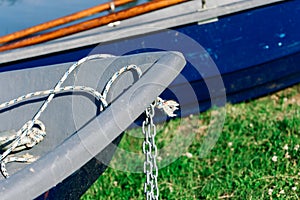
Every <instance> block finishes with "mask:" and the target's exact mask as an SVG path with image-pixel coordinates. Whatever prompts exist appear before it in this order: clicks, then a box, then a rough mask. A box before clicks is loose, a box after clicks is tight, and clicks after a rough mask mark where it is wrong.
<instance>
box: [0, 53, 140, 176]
mask: <svg viewBox="0 0 300 200" xmlns="http://www.w3.org/2000/svg"><path fill="white" fill-rule="evenodd" d="M109 57H113V56H112V55H109V54H96V55H91V56H88V57H85V58H83V59H81V60H79V61H78V62H76V63H74V64H73V65H72V66H71V67H70V68H69V69H68V70H67V71H66V72H65V74H64V75H63V77H62V78H61V79H60V80H59V81H58V83H57V84H56V85H55V87H54V89H50V90H44V91H38V92H33V93H28V94H26V95H22V96H20V97H18V98H15V99H13V100H11V101H8V102H5V103H2V104H0V109H4V108H7V107H10V106H12V105H15V104H17V103H20V102H23V101H26V100H28V99H31V98H34V97H38V96H46V95H49V96H48V98H47V99H46V100H45V102H44V103H43V105H42V106H41V107H40V109H39V110H38V112H37V113H36V114H35V115H34V117H33V118H32V120H30V121H29V122H27V123H26V124H25V125H24V126H23V127H22V128H21V129H20V130H19V131H18V132H17V133H16V135H15V136H13V138H8V139H12V140H13V141H12V142H11V144H10V147H9V148H7V149H6V150H5V151H4V152H3V154H2V155H0V162H1V167H0V168H1V171H2V174H3V175H4V176H5V177H8V176H9V174H8V173H7V170H6V169H5V164H6V163H8V162H14V161H18V162H27V161H25V160H26V159H25V158H17V157H8V155H9V154H10V153H11V152H13V151H14V150H15V149H16V148H17V147H19V146H20V145H22V144H23V143H24V141H23V138H25V136H28V135H29V134H30V130H31V129H32V127H33V126H34V124H37V123H39V120H38V119H39V117H40V116H41V114H42V113H43V112H44V110H45V109H46V108H47V106H48V105H49V103H50V102H51V101H52V100H53V98H54V96H55V94H58V93H62V92H68V91H82V92H88V93H90V94H92V95H93V96H94V97H96V98H97V99H98V100H100V101H101V103H102V105H101V109H102V108H103V107H104V108H105V107H107V106H108V104H107V102H106V96H107V93H108V91H109V89H110V88H111V86H112V84H113V83H114V82H115V80H116V79H117V78H118V77H119V76H120V75H121V74H123V73H124V72H126V71H129V70H132V69H133V70H135V71H136V72H137V74H138V76H139V77H140V76H141V75H142V71H141V70H140V68H138V67H137V66H135V65H129V66H125V67H123V68H121V69H120V70H119V71H118V72H116V73H115V74H113V76H112V77H111V78H110V80H109V81H108V82H107V84H106V86H105V89H104V91H103V94H102V95H101V94H100V93H99V92H98V91H96V90H95V89H93V88H90V87H85V86H66V87H62V86H61V85H62V84H63V83H64V82H65V80H66V79H67V78H68V76H69V75H70V74H71V73H72V72H73V71H74V70H75V69H76V68H77V67H79V66H80V65H81V64H83V63H84V62H87V61H90V60H93V59H99V58H109ZM102 106H103V107H102ZM43 137H44V136H43ZM43 137H42V138H43ZM42 138H39V140H37V142H36V143H34V144H33V145H32V146H30V147H33V146H34V145H36V144H37V143H38V142H40V141H41V140H42ZM30 160H32V158H30Z"/></svg>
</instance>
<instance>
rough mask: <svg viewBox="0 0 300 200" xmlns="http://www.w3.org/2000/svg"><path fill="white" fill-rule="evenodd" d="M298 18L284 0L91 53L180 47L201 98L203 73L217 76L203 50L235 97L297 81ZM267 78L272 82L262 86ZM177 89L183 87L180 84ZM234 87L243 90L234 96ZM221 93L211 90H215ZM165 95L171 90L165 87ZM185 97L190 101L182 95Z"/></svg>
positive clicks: (45, 61)
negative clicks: (166, 90) (207, 22)
mask: <svg viewBox="0 0 300 200" xmlns="http://www.w3.org/2000/svg"><path fill="white" fill-rule="evenodd" d="M299 19H300V2H299V1H287V2H284V3H280V4H275V5H272V6H266V7H262V8H258V9H253V10H249V11H247V12H241V13H237V14H232V15H228V16H224V17H221V18H220V19H219V21H217V22H214V23H210V24H205V25H197V24H189V25H186V26H181V27H175V28H174V29H173V30H164V31H161V32H157V33H153V34H149V35H144V36H139V37H134V38H128V39H126V40H122V41H115V42H111V43H107V44H102V45H101V46H98V47H97V48H96V50H94V51H93V53H112V54H115V55H124V54H133V53H140V52H147V51H156V50H175V51H180V52H182V53H183V54H184V56H185V57H186V59H187V61H188V64H187V66H186V67H185V69H184V70H183V72H182V75H183V76H184V77H185V78H186V79H187V81H189V84H191V83H192V84H191V85H192V86H193V89H194V90H195V93H196V95H197V98H198V101H199V102H202V101H203V102H205V101H209V99H210V98H211V96H209V92H208V89H207V87H206V86H207V85H206V84H205V83H204V82H203V79H205V80H207V79H214V77H217V76H218V72H217V71H216V70H214V69H213V68H212V67H211V66H213V62H212V60H210V58H209V56H208V54H207V52H208V53H209V55H210V56H211V58H212V59H213V61H214V63H215V64H216V66H217V67H218V70H219V72H220V73H221V75H222V78H223V80H224V84H225V88H226V93H227V96H228V98H229V100H230V101H232V102H237V101H241V100H245V99H249V98H254V97H256V96H258V95H262V94H265V93H267V92H272V91H274V90H276V89H280V88H283V87H286V86H288V85H290V84H294V83H296V82H300V76H296V77H295V75H297V74H298V75H299V74H300V66H299V65H300V60H299V52H300V20H299ZM187 40H188V42H187ZM201 46H202V47H203V48H202V47H201ZM94 48H95V46H90V47H85V48H81V49H76V50H72V51H69V52H65V53H60V54H56V55H49V56H47V57H41V58H38V59H35V60H28V61H22V62H19V63H14V64H11V65H6V66H2V68H0V70H1V71H8V70H16V69H20V68H30V67H36V66H41V65H50V64H56V63H63V62H70V61H76V60H79V59H80V58H82V57H84V56H86V55H88V54H89V53H90V52H91V51H92V49H94ZM292 76H293V78H292V79H289V77H292ZM278 80H282V81H281V82H278ZM284 81H285V82H284ZM184 83H185V82H184V80H182V79H177V80H175V81H174V82H173V84H172V85H171V87H174V88H175V87H178V88H180V87H181V86H182V84H184ZM272 83H274V84H277V85H275V86H273V87H271V86H270V87H267V88H266V87H264V85H272ZM216 88H218V87H216ZM253 88H263V91H259V92H258V91H257V92H255V94H253V93H252V92H251V90H254V89H253ZM256 90H257V89H256ZM180 91H181V92H183V91H184V87H183V88H181V89H180ZM247 91H248V93H247ZM239 92H240V94H243V95H242V96H239V95H238V93H239ZM220 93H221V92H218V91H215V94H214V95H215V96H217V95H218V94H220ZM165 95H166V96H168V95H170V94H169V93H168V92H165ZM185 103H186V104H192V103H195V102H190V99H189V98H186V102H185ZM209 106H210V105H209Z"/></svg>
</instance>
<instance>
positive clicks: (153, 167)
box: [142, 97, 179, 200]
mask: <svg viewBox="0 0 300 200" xmlns="http://www.w3.org/2000/svg"><path fill="white" fill-rule="evenodd" d="M177 106H179V104H178V103H177V102H176V101H173V100H169V101H165V100H163V99H161V98H160V97H157V99H156V100H155V101H154V102H153V103H152V104H151V105H150V106H149V107H148V108H147V109H146V110H145V114H146V118H145V120H144V121H143V124H142V132H143V134H144V142H143V153H144V155H145V161H144V173H145V175H146V182H145V183H144V193H145V196H146V199H147V200H152V199H155V200H157V199H158V197H159V188H158V184H157V177H158V167H157V163H156V158H157V146H156V143H155V136H156V125H155V124H154V122H153V117H154V115H155V107H157V108H159V109H162V110H163V111H164V112H165V113H166V114H167V115H168V116H169V117H175V116H176V114H174V111H176V110H177V109H178V107H177Z"/></svg>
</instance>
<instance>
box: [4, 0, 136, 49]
mask: <svg viewBox="0 0 300 200" xmlns="http://www.w3.org/2000/svg"><path fill="white" fill-rule="evenodd" d="M132 1H134V0H114V1H112V2H108V3H104V4H100V5H98V6H94V7H92V8H89V9H86V10H82V11H79V12H76V13H73V14H71V15H67V16H65V17H61V18H58V19H55V20H52V21H49V22H46V23H43V24H39V25H37V26H33V27H30V28H27V29H24V30H21V31H17V32H15V33H11V34H9V35H5V36H2V37H0V44H1V43H6V42H10V41H13V40H16V39H19V38H22V37H25V36H28V35H31V34H33V33H38V32H40V31H44V30H47V29H50V28H53V27H56V26H59V25H62V24H66V23H69V22H72V21H75V20H78V19H81V18H84V17H87V16H90V15H93V14H96V13H99V12H102V11H105V10H109V9H111V5H114V6H115V7H117V6H121V5H124V4H126V3H129V2H132Z"/></svg>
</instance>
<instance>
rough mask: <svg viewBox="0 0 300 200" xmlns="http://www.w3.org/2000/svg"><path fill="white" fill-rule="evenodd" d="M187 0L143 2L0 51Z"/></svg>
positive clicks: (2, 47) (29, 39)
mask: <svg viewBox="0 0 300 200" xmlns="http://www.w3.org/2000/svg"><path fill="white" fill-rule="evenodd" d="M186 1H188V0H154V1H151V2H148V3H144V4H141V5H138V6H135V7H132V8H129V9H126V10H122V11H119V12H115V13H111V14H108V15H106V16H103V17H99V18H95V19H91V20H88V21H85V22H81V23H78V24H75V25H71V26H68V27H65V28H61V29H59V30H55V31H52V32H49V33H45V34H41V35H38V36H34V37H31V38H27V39H24V40H21V41H18V42H15V43H11V44H7V45H4V46H1V47H0V51H6V50H11V49H16V48H20V47H25V46H29V45H33V44H38V43H42V42H45V41H49V40H53V39H56V38H60V37H63V36H67V35H71V34H74V33H78V32H81V31H85V30H89V29H92V28H95V27H99V26H102V25H105V24H108V23H111V22H115V21H119V20H124V19H128V18H130V17H134V16H137V15H141V14H144V13H147V12H151V11H154V10H158V9H161V8H164V7H168V6H172V5H175V4H179V3H182V2H186Z"/></svg>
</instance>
